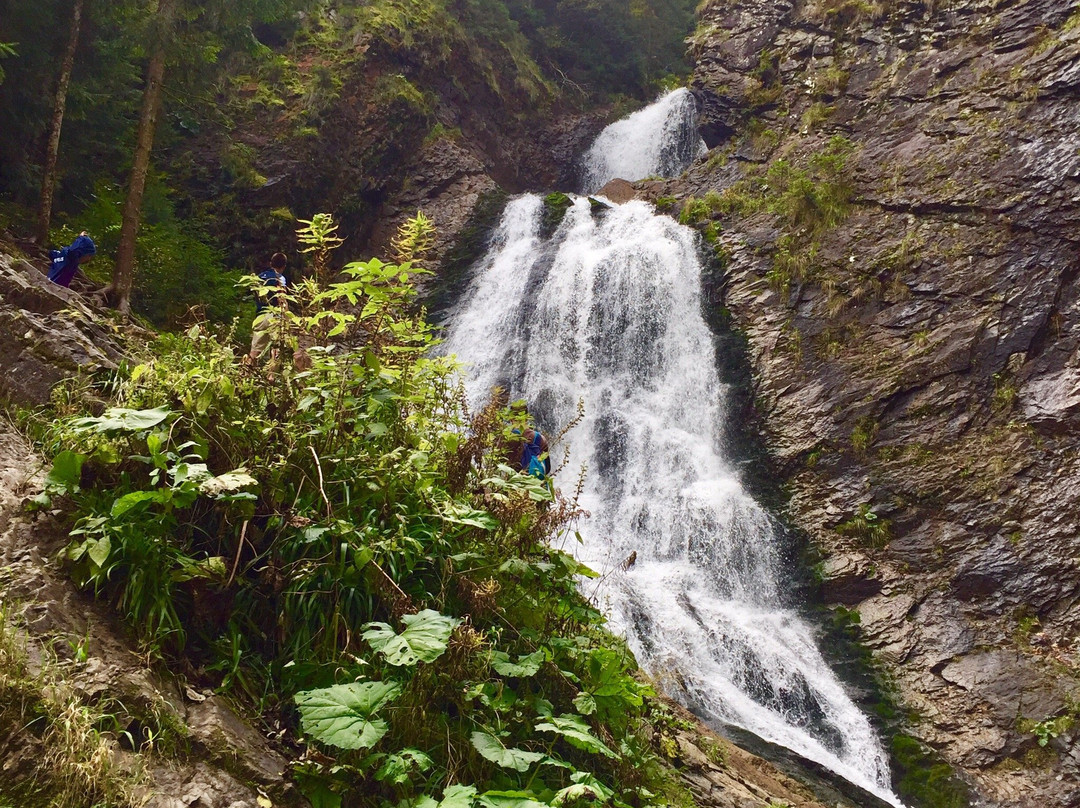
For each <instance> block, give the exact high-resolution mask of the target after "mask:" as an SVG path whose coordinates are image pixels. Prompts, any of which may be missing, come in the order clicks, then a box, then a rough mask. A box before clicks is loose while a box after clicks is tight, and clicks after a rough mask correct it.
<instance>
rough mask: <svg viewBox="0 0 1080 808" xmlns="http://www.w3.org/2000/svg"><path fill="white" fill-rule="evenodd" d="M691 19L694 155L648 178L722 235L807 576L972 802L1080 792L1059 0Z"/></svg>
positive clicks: (733, 11) (743, 7)
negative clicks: (702, 151)
mask: <svg viewBox="0 0 1080 808" xmlns="http://www.w3.org/2000/svg"><path fill="white" fill-rule="evenodd" d="M700 14H701V24H700V26H699V29H698V33H697V34H696V36H695V37H694V40H693V44H692V47H693V52H694V55H695V58H696V63H697V66H696V71H695V74H694V79H693V89H694V92H695V94H696V96H697V97H698V99H699V102H700V107H701V112H702V118H701V122H702V132H703V135H704V137H705V138H706V141H707V143H708V145H709V146H710V148H711V151H710V153H709V155H708V156H707V157H706V158H704V159H703V160H702V161H701V162H700V163H699V164H697V165H696V166H695V167H693V168H692V169H691V170H690V171H689V172H687V174H685V175H684V176H683V177H682V178H680V179H679V180H676V181H672V182H669V183H655V182H654V183H645V184H644V187H645V189H646V191H645V192H646V194H647V195H650V196H651V197H652V198H654V199H657V200H658V201H659V202H660V204H661V206H674V210H675V211H676V212H679V211H681V213H682V216H683V218H684V220H686V221H690V222H694V223H697V224H698V225H699V226H700V227H701V228H702V229H703V230H704V232H705V235H706V238H707V240H709V241H710V242H712V243H713V246H714V249H715V251H716V255H717V260H718V263H719V264H720V265H721V266H722V267H723V269H724V273H723V276H724V282H723V287H724V295H723V296H724V299H723V303H722V305H723V306H724V307H726V309H727V310H729V311H730V313H731V315H732V316H733V317H734V321H735V323H736V324H737V325H738V326H739V327H741V328H742V329H744V330H745V332H746V334H747V336H748V338H749V343H750V350H751V358H752V362H753V365H754V368H755V372H756V389H755V392H756V395H757V400H758V404H759V409H760V412H761V414H762V416H763V421H764V423H765V426H766V429H767V432H768V439H769V442H770V445H771V447H772V449H773V452H774V456H775V459H776V462H777V464H778V466H779V468H780V471H781V473H782V476H783V477H784V479H785V480H786V481H787V483H788V485H789V487H790V491H791V503H790V512H791V516H792V518H793V519H794V521H795V522H796V523H797V524H798V525H799V526H801V527H802V528H804V529H805V530H806V531H808V532H809V533H810V535H811V536H812V537H813V540H814V542H815V543H816V545H817V546H818V547H820V548H821V551H822V552H823V554H824V556H825V559H824V561H823V563H822V565H821V574H822V577H823V592H824V594H825V597H826V599H827V600H828V601H829V602H831V603H833V604H837V605H843V606H844V607H846V608H850V609H852V610H855V611H857V613H858V618H859V619H860V621H861V622H860V625H861V632H862V638H863V640H864V641H865V643H866V644H867V645H868V646H869V647H870V648H871V649H873V652H874V657H875V659H876V661H877V662H878V663H879V664H880V666H881V667H882V669H883V670H885V671H887V673H888V675H889V678H890V679H891V681H893V682H894V683H895V690H896V694H897V696H898V697H899V700H900V702H901V703H902V704H903V705H904V706H905V708H906V709H907V710H908V711H909V713H910V714H911V725H910V727H909V729H908V731H910V732H911V733H912V734H913V735H914V736H916V737H917V738H919V739H920V740H921V741H922V742H924V743H925V744H926V745H928V747H930V748H932V749H934V750H937V751H938V752H940V754H941V755H942V756H943V757H944V758H945V759H946V760H947V761H948V762H949V763H950V764H951V765H952V766H954V767H955V768H956V770H957V771H958V772H959V773H960V774H961V775H962V777H963V779H964V780H966V782H967V783H968V784H969V786H970V799H971V800H972V804H976V803H977V804H980V805H1000V806H1077V805H1080V745H1078V744H1077V739H1078V737H1080V726H1078V724H1080V720H1078V710H1077V704H1078V699H1080V527H1078V525H1077V514H1080V463H1078V455H1077V449H1078V439H1077V437H1076V434H1077V428H1078V426H1080V288H1078V286H1077V282H1076V278H1077V274H1078V270H1080V263H1078V258H1077V240H1078V238H1080V235H1078V231H1077V229H1076V225H1077V220H1078V218H1080V184H1078V180H1080V106H1078V105H1077V97H1078V95H1080V3H1078V2H1075V0H1052V2H1051V1H1049V0H1026V1H1025V0H993V1H991V0H952V2H914V1H912V0H876V1H875V2H869V1H867V2H863V1H862V0H809V1H808V2H804V1H803V0H799V1H798V2H791V0H707V1H706V2H705V3H704V4H703V5H702V7H701V9H700ZM663 197H667V198H666V199H665V198H663ZM1040 738H1041V740H1043V741H1045V745H1040V743H1039V739H1040ZM950 794H951V792H950ZM924 796H926V795H925V794H924ZM933 798H934V795H933V794H931V795H930V798H928V799H926V800H924V802H925V804H933ZM937 798H938V799H940V800H942V801H941V802H939V803H938V804H950V805H951V804H958V803H957V802H946V801H945V800H946V799H949V800H952V799H956V800H960V798H959V797H957V796H955V795H951V796H950V795H947V794H946V793H945V792H944V791H943V792H941V793H939V794H938V795H937Z"/></svg>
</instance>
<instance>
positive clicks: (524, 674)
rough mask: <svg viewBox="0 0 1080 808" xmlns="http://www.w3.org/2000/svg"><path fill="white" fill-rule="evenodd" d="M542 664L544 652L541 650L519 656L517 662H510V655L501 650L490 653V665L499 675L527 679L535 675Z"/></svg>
mask: <svg viewBox="0 0 1080 808" xmlns="http://www.w3.org/2000/svg"><path fill="white" fill-rule="evenodd" d="M543 664H544V652H543V651H542V650H541V651H534V652H533V653H531V654H529V655H527V656H519V657H518V661H517V662H511V661H510V655H509V654H506V653H504V652H502V651H494V652H492V654H491V667H493V668H494V669H495V672H496V673H498V674H500V675H501V676H513V677H516V678H519V679H527V678H529V677H530V676H536V674H537V673H538V672H539V671H540V666H541V665H543Z"/></svg>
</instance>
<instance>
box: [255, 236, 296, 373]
mask: <svg viewBox="0 0 1080 808" xmlns="http://www.w3.org/2000/svg"><path fill="white" fill-rule="evenodd" d="M287 265H288V258H286V257H285V254H284V253H274V255H273V257H272V258H271V259H270V266H269V267H268V268H267V269H264V270H263V271H262V272H260V273H259V280H260V281H262V285H261V286H260V288H259V290H258V293H257V294H256V296H255V322H254V323H253V324H252V327H251V350H250V351H249V352H248V362H255V361H257V360H259V359H260V358H261V357H262V355H263V354H264V353H266V349H267V348H269V347H270V343H271V341H272V336H273V334H272V331H273V328H274V324H275V322H276V320H277V317H278V316H279V315H280V313H281V308H282V307H283V306H284V305H285V304H286V298H285V295H284V294H283V293H284V292H285V291H286V290H287V289H288V288H289V282H288V281H287V280H286V279H285V275H284V274H283V273H284V271H285V267H286V266H287ZM271 355H272V356H273V357H274V358H277V349H273V350H271Z"/></svg>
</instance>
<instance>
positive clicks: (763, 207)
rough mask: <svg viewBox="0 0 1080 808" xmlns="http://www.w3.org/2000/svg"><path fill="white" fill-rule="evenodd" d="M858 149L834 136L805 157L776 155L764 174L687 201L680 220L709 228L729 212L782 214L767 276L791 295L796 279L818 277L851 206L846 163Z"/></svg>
mask: <svg viewBox="0 0 1080 808" xmlns="http://www.w3.org/2000/svg"><path fill="white" fill-rule="evenodd" d="M768 132H769V130H761V131H760V132H757V133H756V134H751V136H752V137H754V136H756V137H759V138H767V137H769V135H768ZM772 137H775V135H773V136H772ZM765 145H766V146H770V143H768V142H767V143H766V144H765ZM854 151H855V145H854V144H853V143H852V142H851V141H849V140H847V139H846V138H844V137H842V136H840V135H835V136H833V137H831V138H829V140H828V141H826V142H825V144H824V146H823V148H822V149H821V150H820V151H818V152H815V153H813V154H811V155H809V156H808V157H807V158H805V159H804V160H801V161H797V162H793V161H791V160H789V159H787V158H786V157H780V158H777V159H775V160H773V161H772V162H771V163H770V164H769V166H768V168H767V169H765V170H764V172H763V173H762V174H758V175H756V176H749V177H746V178H745V179H742V180H739V181H738V182H736V183H735V184H733V185H731V186H729V187H728V188H725V189H724V190H723V191H722V192H719V193H718V192H716V191H710V192H709V193H707V194H706V195H705V196H704V197H701V198H694V197H691V198H689V199H687V200H686V201H685V202H684V203H683V207H682V210H681V212H680V214H679V221H680V222H682V223H683V224H687V225H693V226H696V227H698V228H699V229H702V230H703V231H705V230H708V229H709V227H710V226H711V225H712V224H713V223H714V222H715V221H716V220H717V219H720V220H722V219H724V218H725V217H730V216H742V217H745V216H752V215H755V214H758V213H762V212H765V213H768V214H771V215H772V216H775V217H777V219H778V220H779V221H780V224H781V227H782V234H781V236H780V238H779V239H778V240H777V242H776V250H775V252H774V254H773V266H772V268H771V270H770V272H769V276H768V277H769V281H770V283H771V284H772V285H773V286H774V287H775V288H776V289H777V290H779V291H781V292H782V293H785V294H786V293H787V291H788V290H789V289H790V286H791V284H792V282H798V283H804V282H807V281H813V280H815V279H819V278H818V275H819V273H818V267H817V257H818V251H819V242H820V240H821V238H822V236H823V235H824V234H825V233H826V232H828V231H829V230H831V229H832V228H834V227H836V226H837V225H839V224H840V223H841V222H843V221H844V219H845V218H847V215H848V213H849V212H850V210H851V194H852V186H851V182H850V180H849V179H848V167H847V162H848V159H849V158H850V156H851V155H852V154H853V153H854ZM715 232H716V231H715V229H714V230H713V233H714V235H715Z"/></svg>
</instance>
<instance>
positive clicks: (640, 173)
mask: <svg viewBox="0 0 1080 808" xmlns="http://www.w3.org/2000/svg"><path fill="white" fill-rule="evenodd" d="M705 151H706V147H705V141H703V140H702V139H701V136H700V135H699V134H698V132H697V103H696V102H695V101H694V96H693V95H691V93H690V91H689V90H687V89H685V88H684V89H680V90H674V91H672V92H670V93H668V94H667V95H665V96H663V97H661V98H660V99H659V100H658V101H657V102H656V103H654V104H652V105H650V106H648V107H645V108H644V109H641V110H638V111H637V112H635V113H634V114H633V115H630V116H628V117H626V118H623V119H622V120H621V121H616V122H615V123H613V124H611V126H609V127H607V128H606V129H605V130H604V131H603V132H601V133H600V134H599V135H598V136H597V138H596V140H595V141H593V144H592V146H590V147H589V150H588V151H587V152H586V153H585V156H584V157H583V159H582V190H583V191H584V192H585V193H587V194H594V193H596V192H597V191H599V190H600V189H601V188H603V187H604V186H605V185H606V184H607V183H609V182H610V181H611V180H613V179H616V178H618V179H624V180H630V181H631V182H633V181H635V180H642V179H645V178H646V177H650V176H653V175H658V176H662V177H674V176H678V174H680V173H681V172H682V171H683V169H685V168H687V167H688V166H689V165H690V164H691V163H692V162H694V160H696V159H697V158H698V157H700V156H701V155H702V154H704V153H705Z"/></svg>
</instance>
